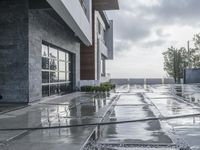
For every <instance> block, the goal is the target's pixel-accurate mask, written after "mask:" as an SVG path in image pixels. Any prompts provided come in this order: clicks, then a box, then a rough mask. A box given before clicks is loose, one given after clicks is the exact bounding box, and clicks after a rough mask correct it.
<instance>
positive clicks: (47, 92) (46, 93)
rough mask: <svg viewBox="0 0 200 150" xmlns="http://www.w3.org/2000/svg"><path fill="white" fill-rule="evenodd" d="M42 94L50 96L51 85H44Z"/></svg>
mask: <svg viewBox="0 0 200 150" xmlns="http://www.w3.org/2000/svg"><path fill="white" fill-rule="evenodd" d="M42 96H43V97H46V96H49V85H45V86H42Z"/></svg>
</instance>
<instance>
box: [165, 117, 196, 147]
mask: <svg viewBox="0 0 200 150" xmlns="http://www.w3.org/2000/svg"><path fill="white" fill-rule="evenodd" d="M168 123H169V124H170V125H172V126H173V128H174V130H175V132H176V134H178V135H179V136H181V137H182V138H184V140H185V141H186V142H187V143H188V144H189V146H190V147H191V149H192V150H199V149H200V142H199V139H200V117H189V118H179V119H172V120H168Z"/></svg>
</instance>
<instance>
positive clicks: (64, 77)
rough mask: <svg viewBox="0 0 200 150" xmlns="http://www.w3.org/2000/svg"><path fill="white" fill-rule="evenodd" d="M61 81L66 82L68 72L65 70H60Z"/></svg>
mask: <svg viewBox="0 0 200 150" xmlns="http://www.w3.org/2000/svg"><path fill="white" fill-rule="evenodd" d="M59 81H60V82H66V74H65V72H59Z"/></svg>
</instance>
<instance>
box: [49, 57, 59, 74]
mask: <svg viewBox="0 0 200 150" xmlns="http://www.w3.org/2000/svg"><path fill="white" fill-rule="evenodd" d="M50 70H54V71H56V70H58V62H57V61H56V60H55V59H51V60H50Z"/></svg>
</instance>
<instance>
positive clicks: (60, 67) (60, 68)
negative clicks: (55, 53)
mask: <svg viewBox="0 0 200 150" xmlns="http://www.w3.org/2000/svg"><path fill="white" fill-rule="evenodd" d="M59 71H65V62H63V61H59Z"/></svg>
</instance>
